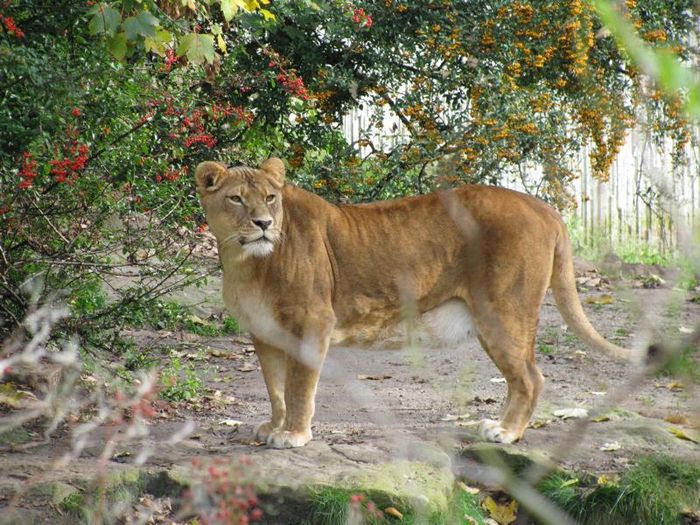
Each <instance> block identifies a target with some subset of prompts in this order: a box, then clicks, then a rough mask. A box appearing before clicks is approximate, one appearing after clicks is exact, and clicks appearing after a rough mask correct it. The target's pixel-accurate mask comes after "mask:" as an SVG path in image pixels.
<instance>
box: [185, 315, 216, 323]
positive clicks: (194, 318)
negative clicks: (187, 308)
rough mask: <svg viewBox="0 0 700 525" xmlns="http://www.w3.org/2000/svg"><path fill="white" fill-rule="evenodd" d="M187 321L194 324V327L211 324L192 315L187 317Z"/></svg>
mask: <svg viewBox="0 0 700 525" xmlns="http://www.w3.org/2000/svg"><path fill="white" fill-rule="evenodd" d="M187 320H188V321H189V322H190V323H192V324H196V325H199V326H208V325H210V324H211V323H210V322H209V321H205V320H204V319H202V318H201V317H199V316H196V315H194V314H192V315H189V316H188V317H187Z"/></svg>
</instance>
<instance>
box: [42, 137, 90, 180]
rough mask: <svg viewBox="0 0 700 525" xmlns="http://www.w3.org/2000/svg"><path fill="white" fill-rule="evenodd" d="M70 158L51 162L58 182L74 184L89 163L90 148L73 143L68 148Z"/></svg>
mask: <svg viewBox="0 0 700 525" xmlns="http://www.w3.org/2000/svg"><path fill="white" fill-rule="evenodd" d="M67 153H68V156H67V157H66V158H64V159H54V160H50V161H49V164H50V165H51V174H52V175H53V176H54V177H55V178H56V182H66V181H68V182H69V183H70V182H73V181H74V180H75V179H77V178H78V173H79V172H80V171H82V170H83V169H84V168H85V165H86V164H87V161H88V154H89V153H90V147H89V146H88V145H87V144H80V143H78V142H75V143H73V144H72V145H71V146H70V147H69V148H68V151H67Z"/></svg>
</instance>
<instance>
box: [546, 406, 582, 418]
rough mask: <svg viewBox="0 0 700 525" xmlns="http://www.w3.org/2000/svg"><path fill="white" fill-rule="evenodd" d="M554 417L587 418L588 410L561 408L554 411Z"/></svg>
mask: <svg viewBox="0 0 700 525" xmlns="http://www.w3.org/2000/svg"><path fill="white" fill-rule="evenodd" d="M554 415H555V416H557V417H560V418H562V419H569V418H575V419H581V418H584V417H588V410H586V409H585V408H562V409H559V410H555V411H554Z"/></svg>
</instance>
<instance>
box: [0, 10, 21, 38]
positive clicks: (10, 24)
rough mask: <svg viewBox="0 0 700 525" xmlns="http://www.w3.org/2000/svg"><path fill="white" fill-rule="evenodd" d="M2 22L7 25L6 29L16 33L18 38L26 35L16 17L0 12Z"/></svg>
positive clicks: (12, 33) (13, 33) (10, 32)
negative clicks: (18, 24) (16, 22)
mask: <svg viewBox="0 0 700 525" xmlns="http://www.w3.org/2000/svg"><path fill="white" fill-rule="evenodd" d="M0 22H2V24H3V25H4V26H5V31H7V32H8V33H9V34H11V35H14V36H15V37H17V38H22V37H23V36H24V31H22V30H21V29H20V28H19V27H17V24H15V20H14V18H12V17H11V16H3V15H1V14H0Z"/></svg>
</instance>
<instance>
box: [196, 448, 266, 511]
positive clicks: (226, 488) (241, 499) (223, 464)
mask: <svg viewBox="0 0 700 525" xmlns="http://www.w3.org/2000/svg"><path fill="white" fill-rule="evenodd" d="M240 463H241V465H247V464H248V462H247V461H246V458H242V459H241V461H240ZM192 465H193V467H195V468H196V469H200V470H201V471H202V475H203V484H204V489H205V490H206V493H207V495H208V497H209V501H211V502H212V503H213V505H214V506H213V508H211V509H210V510H208V511H203V509H199V510H200V512H199V515H200V516H199V517H200V521H201V523H202V524H204V525H213V524H224V525H248V524H249V523H250V522H251V521H259V520H261V519H262V517H263V512H262V510H261V509H260V508H259V507H258V505H259V501H258V498H257V496H256V495H255V487H254V486H253V485H241V483H240V478H241V477H242V473H241V472H240V467H238V468H237V467H236V466H234V465H231V464H230V463H229V462H227V461H225V460H218V461H216V462H215V463H212V464H210V465H209V466H208V468H206V470H205V469H204V466H203V464H202V461H201V460H199V459H198V458H195V459H193V460H192Z"/></svg>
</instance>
